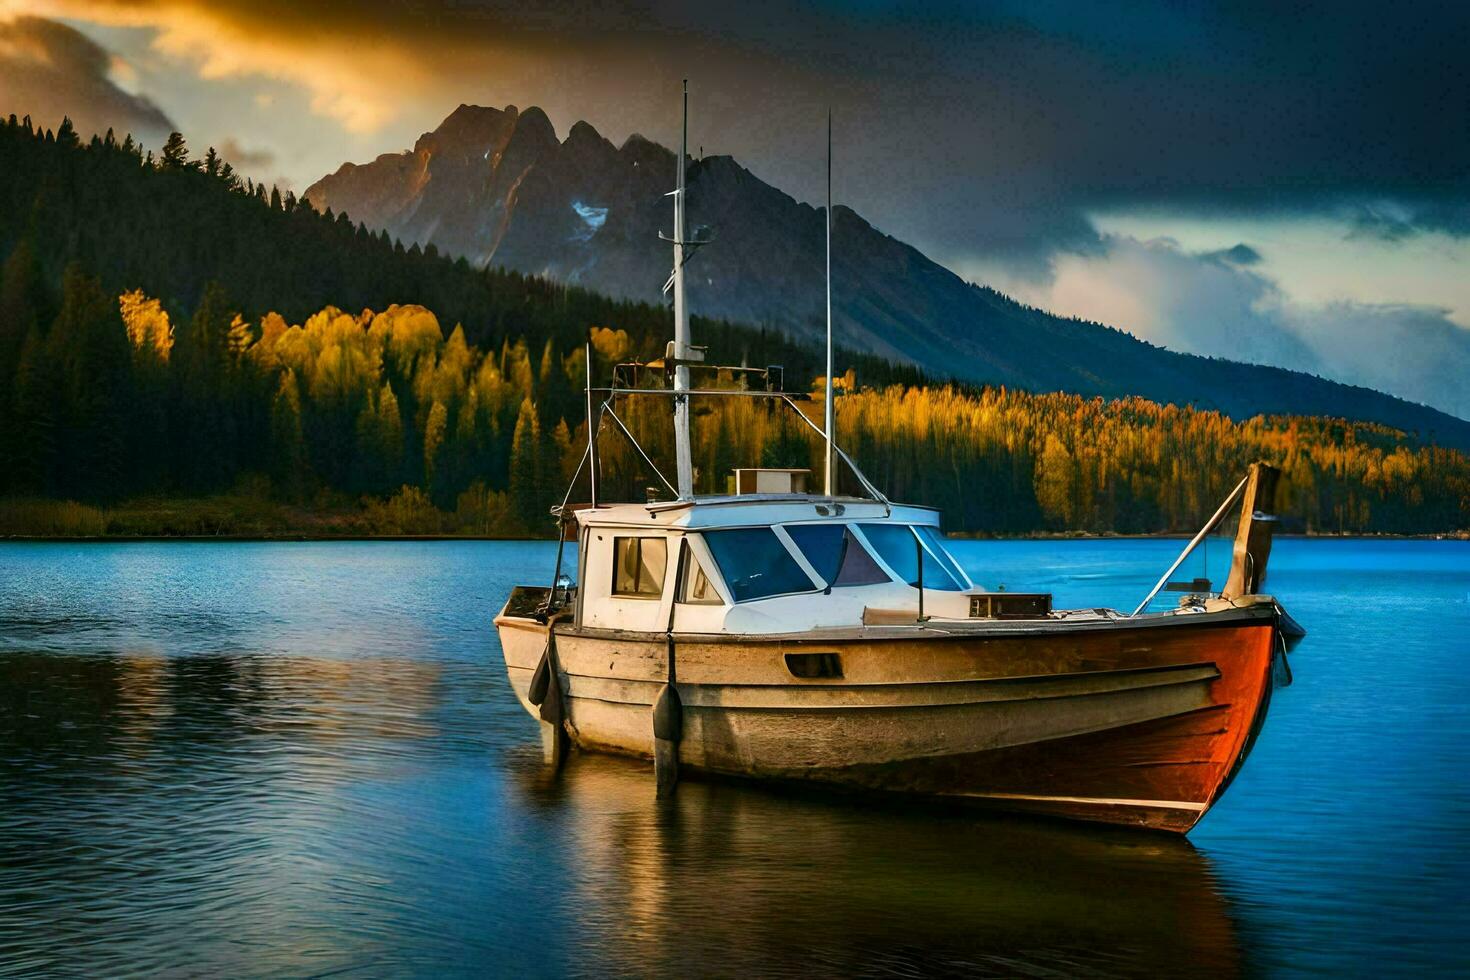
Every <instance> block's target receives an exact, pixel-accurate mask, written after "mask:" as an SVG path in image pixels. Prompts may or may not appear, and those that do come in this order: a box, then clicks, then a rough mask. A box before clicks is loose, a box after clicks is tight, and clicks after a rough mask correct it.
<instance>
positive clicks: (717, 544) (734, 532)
mask: <svg viewBox="0 0 1470 980" xmlns="http://www.w3.org/2000/svg"><path fill="white" fill-rule="evenodd" d="M704 543H705V544H707V545H708V546H709V550H710V554H712V555H714V556H715V564H717V565H719V566H720V574H721V575H723V576H725V584H726V585H727V586H729V588H730V594H731V595H732V596H733V597H734V598H735V601H736V602H745V601H747V600H749V599H765V598H767V597H769V596H773V595H789V594H790V593H792V592H811V591H812V590H813V585H812V580H811V578H810V577H809V576H808V575H807V573H806V572H804V571H802V570H801V566H800V565H798V564H797V563H796V559H795V558H793V557H791V552H789V551H787V550H786V545H785V544H784V543H783V542H782V541H781V539H780V538H778V537H776V532H775V531H773V530H771V529H770V528H768V527H751V528H732V529H730V530H728V531H705V532H704Z"/></svg>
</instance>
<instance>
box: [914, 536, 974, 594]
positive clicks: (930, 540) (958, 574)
mask: <svg viewBox="0 0 1470 980" xmlns="http://www.w3.org/2000/svg"><path fill="white" fill-rule="evenodd" d="M914 530H915V531H917V532H919V537H921V538H923V539H924V543H925V544H927V545H928V546H929V550H930V551H932V552H934V557H935V558H938V559H939V563H940V564H941V565H943V566H944V569H945V571H947V572H949V574H950V576H951V577H953V578H954V580H955V581H956V582H959V583H961V584H963V583H964V582H965V581H967V579H968V576H967V575H965V573H964V572H963V571H961V570H960V565H959V562H957V561H955V560H954V555H951V554H950V553H949V549H948V548H946V547H945V546H944V535H942V534H940V533H939V529H938V528H936V527H930V526H929V525H927V524H921V525H919V526H917V527H915V528H914ZM924 574H926V575H927V574H928V569H927V568H926V569H925V572H924ZM924 584H925V585H928V584H929V583H928V582H925V583H924Z"/></svg>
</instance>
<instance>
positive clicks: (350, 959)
mask: <svg viewBox="0 0 1470 980" xmlns="http://www.w3.org/2000/svg"><path fill="white" fill-rule="evenodd" d="M554 547H555V546H554V545H551V544H543V543H515V542H512V543H490V542H462V543H461V542H428V543H389V542H383V543H310V544H305V543H279V544H277V543H261V544H248V543H247V544H241V543H219V544H212V543H211V544H206V543H134V544H82V545H73V544H0V974H6V975H11V974H14V975H23V974H47V975H52V974H72V975H88V976H117V975H124V974H156V973H159V972H166V973H171V974H186V975H201V974H202V975H232V976H244V975H283V974H284V975H324V974H338V973H349V974H350V973H361V974H366V975H373V976H377V975H404V974H418V975H423V974H434V975H440V974H446V973H468V974H497V975H515V976H537V975H548V976H559V975H585V976H607V975H610V974H613V975H627V974H640V975H658V976H686V975H692V974H715V975H725V976H750V975H756V974H760V975H767V974H771V975H786V976H793V977H797V976H801V977H806V976H814V975H845V976H846V975H898V976H913V975H931V974H936V973H943V974H978V975H991V976H997V975H998V976H1017V975H1019V976H1040V977H1058V976H1131V975H1139V974H1151V975H1177V974H1182V973H1190V974H1208V975H1226V976H1228V975H1303V974H1324V973H1348V974H1357V975H1385V974H1409V973H1419V972H1424V971H1436V972H1438V973H1447V972H1462V973H1463V972H1467V971H1470V945H1467V939H1466V937H1467V936H1470V901H1467V896H1470V884H1467V882H1470V788H1467V778H1466V758H1467V751H1470V749H1467V747H1470V737H1467V736H1470V716H1467V709H1466V705H1467V703H1470V682H1467V679H1470V543H1465V542H1428V541H1426V542H1417V541H1414V542H1411V541H1345V540H1331V541H1328V540H1311V541H1308V540H1298V539H1286V540H1282V541H1278V542H1277V545H1276V550H1275V553H1274V554H1273V556H1272V563H1271V574H1270V579H1269V586H1270V589H1271V591H1273V592H1274V593H1275V594H1277V595H1279V596H1280V597H1281V598H1282V600H1283V601H1284V603H1285V604H1286V606H1287V607H1288V609H1289V610H1290V611H1291V613H1292V614H1293V615H1294V616H1295V617H1296V618H1297V619H1298V620H1300V621H1301V622H1302V623H1303V624H1304V625H1305V626H1306V627H1307V628H1308V630H1309V631H1310V636H1309V637H1308V638H1307V639H1306V640H1304V641H1303V642H1302V644H1301V645H1300V647H1298V649H1297V650H1296V652H1295V653H1294V654H1293V655H1292V658H1291V665H1292V668H1293V670H1294V673H1295V683H1294V684H1293V685H1292V686H1291V687H1289V688H1286V689H1284V690H1281V691H1278V692H1277V696H1276V697H1275V699H1274V700H1273V703H1272V707H1271V715H1270V717H1269V719H1268V720H1267V723H1266V726H1265V729H1264V731H1263V733H1262V734H1261V737H1260V739H1259V741H1258V743H1257V745H1256V748H1255V751H1254V754H1253V755H1252V756H1251V759H1250V761H1249V762H1248V764H1247V765H1246V767H1245V769H1244V771H1243V772H1242V774H1241V775H1240V777H1239V778H1238V779H1237V780H1236V781H1235V783H1234V784H1233V785H1232V787H1231V788H1230V791H1229V792H1228V793H1227V794H1226V796H1225V798H1224V800H1223V801H1222V802H1221V803H1220V804H1219V805H1218V806H1217V807H1216V808H1215V809H1214V810H1213V811H1212V812H1211V813H1210V814H1209V815H1208V816H1207V817H1206V819H1205V820H1204V822H1203V823H1202V824H1201V825H1200V826H1199V827H1198V828H1197V830H1196V831H1195V832H1194V834H1192V835H1191V838H1190V842H1183V841H1176V840H1173V839H1170V838H1164V837H1156V836H1154V835H1148V834H1136V833H1130V832H1120V831H1111V830H1097V829H1092V828H1086V827H1073V826H1069V825H1065V824H1055V823H1047V822H1045V821H1027V820H1020V819H1011V818H995V817H986V816H981V815H976V814H973V813H969V812H966V811H956V810H952V809H948V808H941V807H935V806H929V805H922V804H912V803H897V804H894V805H878V804H875V803H871V802H866V801H853V800H849V799H836V798H831V797H826V796H822V795H820V794H794V793H790V792H776V791H771V790H767V789H763V788H760V787H755V786H748V785H743V784H729V783H704V782H694V781H690V782H685V783H683V784H681V786H680V788H679V790H678V793H677V794H676V796H675V798H674V799H673V800H672V801H656V800H655V799H654V795H653V785H652V778H651V777H652V773H651V770H650V768H649V767H648V766H647V765H645V764H642V763H638V762H634V761H628V760H621V759H610V758H602V757H590V756H586V757H574V758H573V759H572V761H571V762H570V763H569V765H568V766H567V767H566V769H565V770H564V771H563V772H562V773H561V774H560V775H559V776H556V777H551V776H549V775H548V774H547V773H545V772H544V771H543V770H542V768H541V766H540V755H539V744H538V741H537V734H536V729H535V726H534V724H533V723H532V721H531V719H530V718H528V717H527V716H526V715H525V714H524V713H523V712H522V711H521V709H520V707H519V705H518V704H517V703H516V702H515V700H514V699H513V698H512V696H511V695H510V692H509V689H508V687H507V685H506V681H505V676H504V670H503V666H502V664H501V661H500V654H499V649H498V646H497V642H496V639H495V636H494V631H493V629H492V627H491V623H490V620H491V617H492V615H493V613H494V612H495V610H496V609H497V608H498V607H499V605H500V603H501V602H502V601H503V598H504V596H505V594H506V591H507V589H508V588H509V587H510V585H512V584H513V583H518V582H533V583H536V582H542V581H544V580H547V579H549V577H550V570H551V562H552V559H553V555H554ZM1178 547H1179V542H1176V541H1158V540H1145V541H1131V540H1130V541H1066V542H1031V541H1028V542H963V543H959V544H957V545H956V550H957V552H958V553H959V555H960V557H961V559H962V561H963V562H964V563H965V564H966V565H967V567H968V568H970V570H971V571H972V574H974V575H975V577H976V578H977V579H979V580H980V581H982V582H984V583H985V584H989V585H992V586H993V585H997V584H1004V585H1006V587H1007V588H1010V589H1013V590H1020V589H1027V590H1030V589H1036V590H1043V591H1046V590H1049V591H1053V592H1055V593H1056V596H1057V601H1058V604H1059V605H1067V606H1093V605H1110V606H1119V607H1124V608H1131V606H1132V605H1133V604H1134V603H1135V602H1136V601H1137V599H1138V597H1140V596H1141V595H1142V594H1143V593H1144V592H1145V591H1146V590H1147V588H1148V586H1149V585H1151V584H1152V579H1153V578H1154V577H1155V576H1156V575H1157V574H1158V573H1159V571H1161V570H1162V568H1163V567H1164V566H1165V565H1167V563H1168V561H1169V560H1170V559H1171V558H1172V556H1173V553H1174V551H1175V550H1177V548H1178ZM1210 547H1211V550H1210V554H1209V556H1208V566H1209V567H1208V572H1209V573H1210V574H1211V575H1212V576H1213V577H1214V578H1215V580H1216V581H1220V580H1221V579H1222V578H1223V574H1224V570H1225V564H1226V563H1227V562H1228V555H1227V553H1226V552H1227V546H1226V545H1224V544H1222V543H1220V542H1218V541H1217V542H1214V543H1212V544H1211V546H1210ZM1203 572H1204V569H1203V568H1202V567H1201V563H1200V562H1194V563H1193V564H1192V565H1190V566H1186V568H1185V569H1184V570H1183V572H1182V573H1181V574H1182V575H1194V574H1201V573H1203Z"/></svg>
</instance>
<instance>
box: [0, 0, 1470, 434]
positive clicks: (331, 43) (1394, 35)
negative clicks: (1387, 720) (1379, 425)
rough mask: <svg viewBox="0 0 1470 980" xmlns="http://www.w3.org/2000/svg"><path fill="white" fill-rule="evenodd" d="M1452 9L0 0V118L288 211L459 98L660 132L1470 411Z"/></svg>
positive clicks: (880, 216) (952, 254)
mask: <svg viewBox="0 0 1470 980" xmlns="http://www.w3.org/2000/svg"><path fill="white" fill-rule="evenodd" d="M1467 51H1470V5H1467V4H1464V3H1444V4H1433V3H1423V4H1421V3H1413V2H1408V3H1397V4H1394V5H1391V6H1384V5H1382V4H1373V5H1369V4H1360V3H1352V2H1346V0H1344V2H1337V3H1330V4H1320V5H1314V4H1309V3H1303V4H1289V5H1287V4H1277V3H1191V2H1167V3H1166V2H1140V3H1132V4H1124V5H1101V4H1094V3H1064V2H1061V0H1029V2H1021V0H1002V2H995V3H976V2H971V3H952V2H949V0H929V2H925V3H914V4H910V3H889V2H881V0H858V2H854V3H846V4H838V3H832V2H823V0H786V2H779V3H777V2H767V0H751V2H748V3H743V4H728V3H720V4H701V3H694V2H683V3H667V2H653V3H649V2H643V0H622V2H602V3H579V2H572V3H560V4H541V3H535V2H528V0H523V2H517V3H499V2H477V0H402V2H393V3H386V2H381V0H366V2H346V0H333V2H328V3H322V4H315V5H312V4H300V3H288V2H283V0H252V2H249V3H244V2H239V0H222V2H210V3H203V2H196V0H0V111H3V112H7V113H8V112H12V111H13V112H18V113H21V112H29V113H31V114H32V115H33V116H34V117H35V118H36V119H37V120H40V121H42V122H47V123H49V124H51V125H54V124H55V122H59V119H60V115H61V114H62V113H69V114H70V115H71V116H72V117H73V119H74V120H75V121H76V122H77V123H78V126H79V128H81V129H83V130H88V129H99V130H100V129H105V128H106V127H107V126H112V127H114V128H116V129H117V130H118V131H119V132H121V131H123V130H130V131H133V132H135V133H136V134H138V135H140V136H141V138H143V140H144V141H145V143H147V144H148V145H150V146H153V147H156V146H158V145H159V144H161V142H162V138H163V136H164V135H165V134H166V133H167V132H168V130H169V129H172V128H178V129H180V130H181V131H183V132H184V133H185V135H186V136H187V137H188V138H189V141H190V144H191V146H193V147H194V148H195V149H196V150H198V151H202V149H203V148H204V147H205V146H208V145H214V146H216V147H218V148H219V149H220V150H221V151H222V152H223V153H224V155H225V157H226V158H227V159H230V160H231V161H232V162H233V163H234V164H235V166H236V167H237V168H238V169H239V170H241V171H242V172H243V173H246V174H249V175H251V176H253V177H255V178H257V179H263V180H266V181H268V182H273V183H279V184H280V185H281V186H282V187H283V188H285V187H289V188H292V189H294V190H296V191H297V193H300V192H301V191H303V190H304V189H305V188H306V187H307V186H308V185H309V184H310V183H312V182H313V181H314V180H316V179H317V178H318V177H320V176H321V175H322V174H324V173H328V172H330V171H333V170H335V169H337V167H338V166H339V165H340V164H341V163H342V162H343V161H345V160H353V161H358V162H361V161H364V160H368V159H371V158H373V157H375V156H376V155H378V154H380V153H385V152H396V151H399V150H402V149H406V148H407V147H409V146H411V145H412V144H413V142H414V140H415V139H416V138H417V137H418V135H419V134H420V133H422V132H425V131H427V130H430V129H432V128H434V127H435V126H436V125H437V124H438V123H439V121H440V120H441V119H443V117H444V116H446V115H447V114H448V113H449V112H450V111H452V110H453V109H454V108H455V106H457V105H459V104H460V103H462V102H468V103H476V104H482V105H495V106H504V105H507V104H514V105H518V106H520V107H522V108H524V107H527V106H530V105H539V106H541V107H542V108H544V109H545V110H546V111H547V113H548V115H549V116H550V118H551V119H552V121H553V123H554V124H555V125H556V127H557V129H558V131H559V132H560V133H561V134H562V135H563V136H565V134H566V133H567V131H568V130H569V129H570V128H571V125H572V123H574V122H576V121H577V120H579V119H585V120H587V121H588V122H590V123H592V124H593V125H594V126H595V127H596V128H597V129H598V130H599V131H600V132H601V133H603V135H605V136H607V137H609V138H610V139H612V140H613V141H614V142H621V141H622V140H623V139H624V138H626V137H627V136H628V135H630V134H631V133H634V132H640V133H643V134H644V135H646V136H649V137H651V138H653V139H656V140H659V141H660V142H663V143H665V144H666V145H672V144H674V143H675V142H676V140H677V136H678V129H677V127H678V119H679V117H678V94H677V93H678V90H679V80H680V79H681V78H684V77H687V78H689V79H690V86H691V92H692V95H691V121H690V126H691V144H692V145H693V146H696V147H703V148H704V150H705V152H707V153H728V154H731V155H733V156H734V157H735V158H736V159H737V160H739V161H740V162H741V163H742V164H744V165H745V166H747V167H748V168H750V169H751V170H752V171H753V172H754V173H755V174H756V175H757V176H759V177H761V178H763V179H765V180H767V181H769V182H770V183H773V184H775V185H776V186H778V187H781V188H782V189H784V190H786V191H788V192H790V193H792V194H794V195H795V196H796V197H798V198H800V199H803V200H807V201H812V202H818V201H819V200H820V197H821V195H822V182H823V175H824V157H823V153H824V135H825V134H824V129H823V122H824V118H825V113H826V110H827V109H828V107H830V108H831V109H832V110H833V113H834V116H835V122H834V142H835V151H836V166H835V178H834V183H835V187H834V190H835V196H836V198H837V199H838V200H839V201H840V202H842V203H845V204H849V205H851V206H852V207H853V208H855V209H856V210H857V211H858V212H859V213H861V214H862V215H863V216H864V217H866V218H868V219H869V220H870V221H872V222H873V223H874V224H875V225H877V226H878V227H879V228H881V229H883V230H884V231H886V232H888V233H890V234H893V235H895V236H897V237H899V238H901V239H903V240H905V241H908V242H910V243H911V244H913V245H915V246H916V247H918V248H920V249H921V250H922V251H924V252H925V253H926V254H928V255H929V256H930V257H931V258H934V259H935V260H936V261H939V262H941V263H943V264H944V265H946V266H948V267H949V268H950V269H952V270H954V271H955V272H956V273H958V274H959V275H961V276H963V277H965V278H967V279H970V280H973V281H976V282H983V283H986V284H989V285H993V286H995V287H996V288H999V289H1001V290H1002V291H1004V292H1007V293H1009V294H1011V295H1013V296H1015V297H1016V298H1017V299H1019V300H1021V301H1023V302H1026V303H1029V304H1031V305H1034V306H1039V307H1042V308H1045V309H1049V310H1052V311H1054V312H1057V313H1062V314H1066V315H1072V316H1079V317H1083V318H1085V319H1089V320H1096V321H1099V322H1104V323H1108V324H1109V325H1112V326H1117V327H1120V328H1122V329H1125V330H1128V331H1129V332H1131V333H1134V334H1135V335H1137V336H1139V337H1142V338H1144V339H1146V340H1149V341H1151V342H1153V343H1157V344H1161V345H1163V346H1167V347H1170V348H1172V349H1176V350H1184V351H1191V352H1195V353H1202V354H1207V355H1213V356H1228V357H1233V358H1237V359H1247V360H1253V361H1259V362H1262V363H1271V364H1279V365H1282V366H1286V367H1292V368H1297V369H1301V370H1307V371H1311V372H1313V373H1317V374H1321V375H1324V376H1328V377H1333V378H1337V379H1339V380H1345V381H1349V382H1352V383H1357V384H1364V385H1368V386H1372V387H1378V388H1381V389H1383V390H1387V391H1390V392H1392V393H1394V394H1398V395H1401V396H1403V397H1407V398H1410V399H1412V400H1415V401H1421V402H1426V403H1429V404H1433V405H1435V406H1436V407H1439V408H1442V409H1444V410H1447V411H1451V412H1453V413H1455V414H1457V415H1460V416H1461V417H1470V384H1466V383H1464V380H1463V379H1465V378H1470V126H1467V125H1466V122H1465V120H1466V118H1467V111H1470V58H1467V56H1466V52H1467Z"/></svg>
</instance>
